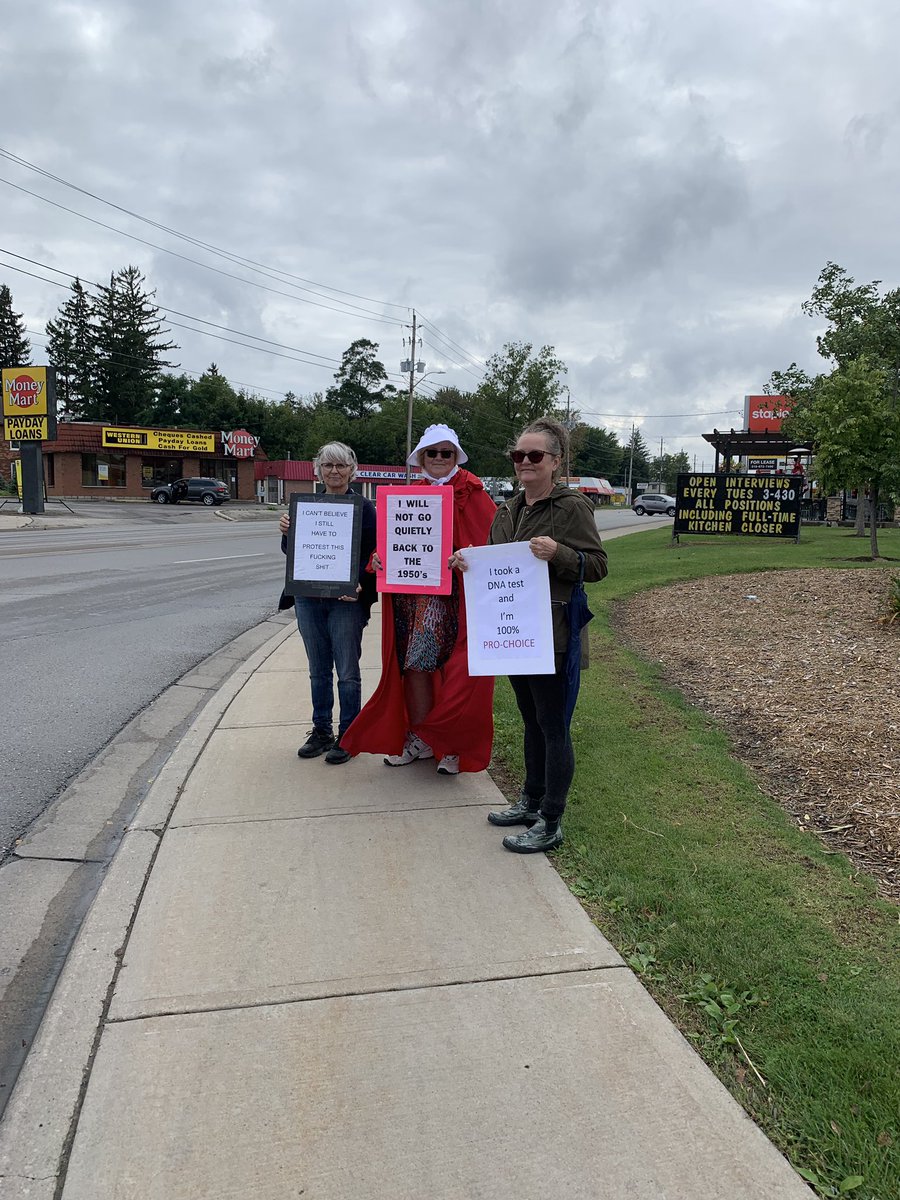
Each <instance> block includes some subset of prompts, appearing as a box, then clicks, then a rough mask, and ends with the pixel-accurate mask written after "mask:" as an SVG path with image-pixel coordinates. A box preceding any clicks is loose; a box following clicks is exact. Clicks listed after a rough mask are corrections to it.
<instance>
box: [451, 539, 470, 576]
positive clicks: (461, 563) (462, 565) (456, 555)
mask: <svg viewBox="0 0 900 1200" xmlns="http://www.w3.org/2000/svg"><path fill="white" fill-rule="evenodd" d="M469 545H470V546H471V542H470V543H469ZM447 566H448V567H449V568H450V570H451V571H453V570H457V571H468V569H469V564H468V563H467V562H466V560H465V559H464V558H463V552H462V550H454V551H453V553H452V554H451V555H450V557H449V559H448V560H447Z"/></svg>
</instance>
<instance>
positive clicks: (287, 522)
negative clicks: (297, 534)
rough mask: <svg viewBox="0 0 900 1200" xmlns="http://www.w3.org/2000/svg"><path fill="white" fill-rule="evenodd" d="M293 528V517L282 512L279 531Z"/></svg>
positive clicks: (283, 531) (282, 531)
mask: <svg viewBox="0 0 900 1200" xmlns="http://www.w3.org/2000/svg"><path fill="white" fill-rule="evenodd" d="M290 528H291V518H290V516H289V515H288V514H287V513H282V514H281V516H280V517H279V519H278V532H279V533H282V534H284V533H287V532H288V531H289V530H290Z"/></svg>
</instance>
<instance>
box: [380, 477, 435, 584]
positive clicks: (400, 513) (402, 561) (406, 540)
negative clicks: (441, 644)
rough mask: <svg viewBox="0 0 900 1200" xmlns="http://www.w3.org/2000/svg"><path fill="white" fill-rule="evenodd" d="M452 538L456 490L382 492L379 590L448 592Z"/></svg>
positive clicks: (395, 490) (397, 490) (391, 489)
mask: <svg viewBox="0 0 900 1200" xmlns="http://www.w3.org/2000/svg"><path fill="white" fill-rule="evenodd" d="M452 536H453V492H452V489H450V488H442V487H433V488H423V487H403V488H399V487H398V488H393V487H391V488H382V489H381V490H380V491H379V493H378V548H379V555H380V557H381V559H382V561H383V563H384V570H383V572H381V574H380V576H379V580H378V588H379V590H380V591H383V592H431V593H437V594H438V595H442V594H448V593H449V592H450V590H451V587H452V578H451V575H450V571H449V569H448V567H447V558H448V557H449V555H450V551H451V549H452Z"/></svg>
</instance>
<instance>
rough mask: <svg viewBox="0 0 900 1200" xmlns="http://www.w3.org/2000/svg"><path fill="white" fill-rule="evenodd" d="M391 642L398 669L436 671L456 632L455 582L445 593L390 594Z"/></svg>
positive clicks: (456, 595)
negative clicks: (392, 616) (392, 617)
mask: <svg viewBox="0 0 900 1200" xmlns="http://www.w3.org/2000/svg"><path fill="white" fill-rule="evenodd" d="M393 606H394V642H395V647H396V651H397V662H398V664H399V666H400V673H401V674H403V673H404V672H406V671H437V670H439V668H440V667H442V666H443V665H444V663H445V662H446V661H447V659H448V658H449V657H450V655H451V654H452V653H453V647H454V646H455V645H456V639H457V637H458V635H459V584H458V583H457V580H456V579H455V578H454V580H453V591H452V593H451V594H450V595H449V596H414V595H406V594H404V593H398V594H397V595H395V596H394V597H393Z"/></svg>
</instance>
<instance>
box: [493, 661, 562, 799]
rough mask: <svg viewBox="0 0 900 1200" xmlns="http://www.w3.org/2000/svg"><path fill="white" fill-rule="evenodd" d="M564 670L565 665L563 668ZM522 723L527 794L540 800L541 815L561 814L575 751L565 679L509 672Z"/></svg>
mask: <svg viewBox="0 0 900 1200" xmlns="http://www.w3.org/2000/svg"><path fill="white" fill-rule="evenodd" d="M563 670H564V668H563ZM509 682H510V683H511V684H512V689H513V691H514V692H515V694H516V703H517V704H518V706H519V712H520V713H521V714H522V720H523V721H524V722H525V787H524V791H525V793H526V795H528V796H531V797H532V798H533V799H535V800H537V799H539V798H540V799H541V814H542V815H543V816H545V817H550V818H552V819H555V818H557V817H560V816H562V813H563V809H564V808H565V807H566V797H567V796H568V794H569V787H570V786H571V783H572V776H573V775H574V774H575V752H574V751H573V749H572V739H571V738H570V737H569V730H568V727H567V725H566V680H565V675H564V674H563V673H562V671H561V670H560V668H557V671H556V674H554V675H510V677H509Z"/></svg>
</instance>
